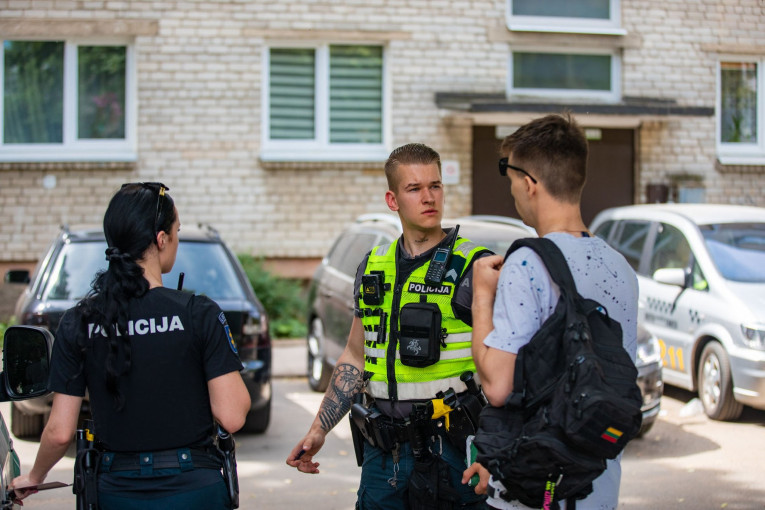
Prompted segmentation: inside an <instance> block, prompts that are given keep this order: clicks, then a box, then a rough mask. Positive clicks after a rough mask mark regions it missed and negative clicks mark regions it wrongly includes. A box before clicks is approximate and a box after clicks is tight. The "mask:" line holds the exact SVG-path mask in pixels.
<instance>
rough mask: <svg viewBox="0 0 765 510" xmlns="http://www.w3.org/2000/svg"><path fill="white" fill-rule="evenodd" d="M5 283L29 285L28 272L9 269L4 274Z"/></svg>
mask: <svg viewBox="0 0 765 510" xmlns="http://www.w3.org/2000/svg"><path fill="white" fill-rule="evenodd" d="M5 283H24V284H27V283H29V271H28V270H27V269H10V270H9V271H7V272H6V273H5Z"/></svg>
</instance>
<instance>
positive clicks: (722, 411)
mask: <svg viewBox="0 0 765 510" xmlns="http://www.w3.org/2000/svg"><path fill="white" fill-rule="evenodd" d="M698 376H699V397H700V398H701V402H702V403H703V404H704V411H705V412H706V413H707V416H709V417H710V418H712V419H713V420H735V419H736V418H738V417H739V416H741V412H742V411H743V409H744V406H743V405H742V404H741V403H739V402H736V399H735V398H733V380H732V379H731V375H730V362H729V361H728V355H727V354H726V352H725V349H724V348H723V346H722V345H720V344H719V343H718V342H710V343H708V344H707V345H706V346H705V347H704V350H703V351H702V353H701V363H700V364H699V373H698Z"/></svg>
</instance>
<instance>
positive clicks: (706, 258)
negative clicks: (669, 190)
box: [590, 204, 765, 420]
mask: <svg viewBox="0 0 765 510" xmlns="http://www.w3.org/2000/svg"><path fill="white" fill-rule="evenodd" d="M590 229H591V230H592V231H593V232H594V233H595V234H596V235H598V236H600V237H602V238H603V239H605V240H606V241H607V242H608V243H609V244H610V245H611V246H613V247H614V248H616V249H617V250H619V251H620V252H621V253H622V254H623V255H624V256H625V257H626V259H627V260H628V261H629V262H630V264H632V267H633V268H634V269H635V271H636V272H637V275H638V282H639V284H640V319H641V322H642V323H643V324H644V325H645V327H646V328H648V329H649V330H650V331H651V332H652V333H654V334H655V335H656V336H657V337H658V339H659V344H660V349H661V352H660V354H661V358H662V361H663V365H664V370H663V375H664V381H665V382H666V383H668V384H671V385H673V386H678V387H681V388H685V389H688V390H691V391H698V394H699V397H700V399H701V402H702V403H703V405H704V410H705V411H706V414H707V415H708V416H709V417H710V418H712V419H716V420H733V419H736V418H738V417H739V416H740V414H741V412H742V409H743V405H749V406H751V407H755V408H758V409H765V209H763V208H759V207H746V206H734V205H712V204H655V205H653V204H652V205H636V206H627V207H618V208H613V209H608V210H605V211H603V212H601V213H600V214H599V215H598V216H597V217H596V218H595V219H594V220H593V223H592V225H591V226H590Z"/></svg>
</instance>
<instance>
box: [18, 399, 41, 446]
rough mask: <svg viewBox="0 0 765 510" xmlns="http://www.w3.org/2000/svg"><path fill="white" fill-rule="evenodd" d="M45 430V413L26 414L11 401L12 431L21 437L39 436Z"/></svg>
mask: <svg viewBox="0 0 765 510" xmlns="http://www.w3.org/2000/svg"><path fill="white" fill-rule="evenodd" d="M42 430H43V415H41V414H24V413H22V412H21V411H20V410H19V409H18V408H17V407H16V406H15V405H13V403H11V432H12V433H13V435H14V436H16V437H18V438H19V439H22V438H28V437H32V438H38V437H40V434H42Z"/></svg>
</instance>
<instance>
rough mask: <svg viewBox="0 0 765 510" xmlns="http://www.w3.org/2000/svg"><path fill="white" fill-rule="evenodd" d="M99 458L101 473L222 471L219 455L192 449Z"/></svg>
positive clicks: (101, 456)
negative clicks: (165, 470)
mask: <svg viewBox="0 0 765 510" xmlns="http://www.w3.org/2000/svg"><path fill="white" fill-rule="evenodd" d="M99 457H100V458H99V466H98V471H99V473H110V472H116V471H142V472H147V474H149V473H150V472H151V471H153V470H156V469H173V468H176V469H177V468H180V469H181V471H190V470H192V469H195V468H207V469H220V468H221V466H222V463H221V460H220V458H219V457H218V456H217V455H215V454H212V453H208V452H206V451H205V450H199V449H192V448H179V449H177V450H163V451H158V452H146V453H117V452H102V453H101V454H100V456H99Z"/></svg>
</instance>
